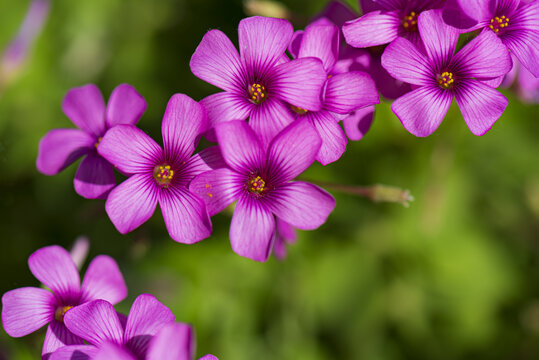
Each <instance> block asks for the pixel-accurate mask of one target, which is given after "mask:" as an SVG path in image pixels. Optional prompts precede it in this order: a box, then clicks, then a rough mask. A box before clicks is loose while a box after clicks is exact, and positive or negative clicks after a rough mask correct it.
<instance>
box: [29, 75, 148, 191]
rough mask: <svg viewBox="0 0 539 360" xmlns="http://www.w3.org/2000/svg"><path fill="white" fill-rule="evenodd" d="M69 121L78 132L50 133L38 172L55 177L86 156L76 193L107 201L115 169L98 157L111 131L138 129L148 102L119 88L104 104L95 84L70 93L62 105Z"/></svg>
mask: <svg viewBox="0 0 539 360" xmlns="http://www.w3.org/2000/svg"><path fill="white" fill-rule="evenodd" d="M62 109H63V111H64V113H65V114H66V115H67V117H68V118H69V119H70V120H71V121H72V122H73V124H75V125H76V126H77V127H79V129H55V130H51V131H49V132H48V133H47V134H46V135H45V136H44V137H43V138H42V139H41V142H40V143H39V154H38V156H37V162H36V165H37V169H38V170H39V171H41V172H42V173H43V174H45V175H55V174H57V173H58V172H60V171H61V170H63V169H64V168H66V167H67V166H68V165H70V164H71V163H73V162H74V161H75V160H77V159H78V158H80V157H82V156H84V158H83V159H82V161H81V163H80V165H79V168H78V169H77V173H76V174H75V179H74V185H75V191H76V192H77V193H78V194H79V195H81V196H83V197H85V198H89V199H97V198H100V199H102V198H105V197H106V196H107V194H108V193H109V191H110V190H111V189H112V188H114V186H115V185H116V180H115V178H114V170H113V166H112V165H111V164H110V163H109V162H107V161H106V160H105V159H103V158H102V157H101V156H99V154H98V153H97V148H98V146H99V144H100V141H101V139H102V138H103V136H105V133H106V132H107V130H108V129H110V128H113V127H114V126H117V125H119V124H131V125H135V124H136V123H137V121H138V120H139V119H140V117H141V116H142V114H143V113H144V110H146V102H145V101H144V99H143V98H142V96H140V94H139V93H138V92H137V91H136V90H135V89H134V88H133V87H132V86H131V85H128V84H121V85H119V86H117V87H116V88H115V89H114V91H113V92H112V94H111V95H110V99H109V103H108V105H106V106H105V101H104V100H103V96H102V95H101V92H100V91H99V89H98V88H97V86H95V85H93V84H89V85H85V86H81V87H78V88H74V89H71V90H69V92H68V93H67V95H66V96H65V98H64V101H63V102H62Z"/></svg>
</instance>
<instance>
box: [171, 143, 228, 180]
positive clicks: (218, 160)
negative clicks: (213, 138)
mask: <svg viewBox="0 0 539 360" xmlns="http://www.w3.org/2000/svg"><path fill="white" fill-rule="evenodd" d="M224 167H226V163H225V160H224V159H223V155H222V154H221V149H220V148H219V146H211V147H209V148H206V149H204V150H201V151H200V152H199V153H197V154H195V155H193V156H191V158H190V159H189V160H187V162H186V163H185V165H184V167H183V169H182V179H185V181H186V185H188V184H189V183H190V182H191V181H192V180H193V179H194V178H195V176H197V175H199V174H202V173H203V172H206V171H210V170H215V169H220V168H224Z"/></svg>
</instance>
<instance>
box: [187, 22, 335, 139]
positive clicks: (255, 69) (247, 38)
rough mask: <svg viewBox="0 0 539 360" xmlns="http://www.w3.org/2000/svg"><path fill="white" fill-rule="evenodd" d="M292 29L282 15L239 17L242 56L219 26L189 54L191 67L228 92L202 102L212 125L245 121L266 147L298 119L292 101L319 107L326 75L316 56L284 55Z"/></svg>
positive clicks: (303, 105) (296, 104) (310, 108)
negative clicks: (293, 112) (294, 56)
mask: <svg viewBox="0 0 539 360" xmlns="http://www.w3.org/2000/svg"><path fill="white" fill-rule="evenodd" d="M293 32H294V31H293V28H292V25H290V23H289V22H288V21H286V20H284V19H274V18H264V17H260V16H255V17H250V18H247V19H243V20H241V21H240V24H239V29H238V34H239V48H240V54H239V55H238V52H237V50H236V49H235V48H234V45H233V44H232V42H231V41H230V40H229V39H228V38H227V37H226V35H225V34H224V33H222V32H221V31H219V30H211V31H209V32H208V33H206V35H204V38H203V39H202V41H201V42H200V44H199V45H198V47H197V49H196V50H195V53H194V54H193V57H192V58H191V62H190V66H191V71H192V72H193V74H195V76H197V77H199V78H200V79H202V80H204V81H207V82H209V83H210V84H212V85H215V86H217V87H219V88H221V89H222V90H224V92H220V93H217V94H214V95H210V96H208V97H206V98H205V99H203V100H202V101H201V104H202V105H204V107H205V108H206V109H207V110H208V118H209V120H210V124H211V127H214V126H215V125H216V124H218V123H220V122H225V121H231V120H245V119H247V118H249V124H250V125H251V127H252V128H253V130H254V131H255V133H256V134H257V135H258V136H259V137H260V139H261V141H262V144H263V145H264V146H267V144H269V142H270V141H271V139H273V137H274V136H275V135H276V134H277V133H279V131H281V130H282V129H283V128H284V127H286V125H288V124H290V123H291V122H292V121H294V117H293V116H292V114H291V113H290V111H289V109H288V105H287V103H289V104H292V105H293V106H296V107H298V108H302V109H307V110H310V111H318V110H320V109H321V107H322V104H321V102H320V94H321V90H322V86H323V85H324V82H325V81H326V73H325V71H324V69H323V67H322V63H321V62H320V60H318V59H314V58H305V59H298V60H294V61H289V60H288V58H287V57H286V55H285V51H286V48H287V46H288V44H289V43H290V40H291V39H292V34H293Z"/></svg>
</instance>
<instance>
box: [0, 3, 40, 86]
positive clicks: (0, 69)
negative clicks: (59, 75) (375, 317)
mask: <svg viewBox="0 0 539 360" xmlns="http://www.w3.org/2000/svg"><path fill="white" fill-rule="evenodd" d="M49 8H50V3H49V1H48V0H34V1H32V2H31V3H30V8H29V9H28V12H27V13H26V17H25V19H24V21H23V23H22V25H21V27H20V29H19V32H18V33H17V35H16V36H15V38H14V39H13V41H12V42H11V43H10V44H9V45H8V46H7V47H6V49H5V50H4V52H3V54H2V58H1V59H0V90H1V89H2V88H3V87H4V86H5V85H6V84H8V83H9V82H10V81H12V80H13V79H14V78H15V77H16V76H17V75H18V73H19V71H20V69H21V68H22V67H23V66H24V63H25V62H26V59H27V57H28V53H29V52H30V49H31V47H32V45H33V43H34V42H35V40H36V38H37V36H38V35H39V34H40V33H41V29H42V28H43V24H44V23H45V21H46V20H47V17H48V15H49Z"/></svg>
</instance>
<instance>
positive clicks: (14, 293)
mask: <svg viewBox="0 0 539 360" xmlns="http://www.w3.org/2000/svg"><path fill="white" fill-rule="evenodd" d="M28 266H29V267H30V271H31V272H32V274H34V276H35V277H36V278H37V279H38V280H39V281H41V282H42V283H43V285H45V286H46V287H48V288H49V289H50V290H51V291H52V292H51V291H47V290H44V289H40V288H35V287H25V288H20V289H15V290H11V291H8V292H7V293H5V294H4V296H3V297H2V324H3V325H4V329H5V330H6V332H7V333H8V334H9V335H10V336H13V337H20V336H25V335H28V334H30V333H32V332H34V331H36V330H38V329H40V328H41V327H43V326H44V325H46V324H49V326H48V328H47V334H46V335H45V342H44V344H43V355H44V356H46V355H47V354H50V353H52V352H54V351H55V350H56V349H58V348H59V347H61V346H64V345H69V344H82V343H83V339H82V338H80V337H79V336H77V335H75V334H73V333H72V332H71V331H69V330H68V329H67V328H66V327H65V323H64V319H65V315H66V314H67V313H69V312H71V311H72V310H73V309H76V308H77V307H78V306H79V305H81V304H84V303H87V302H89V301H92V300H96V299H104V300H107V301H109V302H111V303H113V304H116V303H118V302H120V301H122V300H123V299H124V298H125V297H126V296H127V287H126V285H125V282H124V279H123V277H122V274H121V273H120V270H119V269H118V265H117V264H116V262H115V261H114V260H113V259H112V258H110V257H108V256H105V255H100V256H97V257H96V258H95V259H94V260H93V261H92V262H91V263H90V265H89V266H88V270H87V271H86V275H85V276H84V280H83V281H82V287H81V284H80V278H79V272H78V270H77V268H76V266H75V264H74V262H73V260H72V259H71V257H70V256H69V253H68V252H67V251H66V250H65V249H63V248H61V247H59V246H48V247H44V248H41V249H39V250H37V251H36V252H34V253H33V254H32V255H31V256H30V258H29V259H28Z"/></svg>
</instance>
